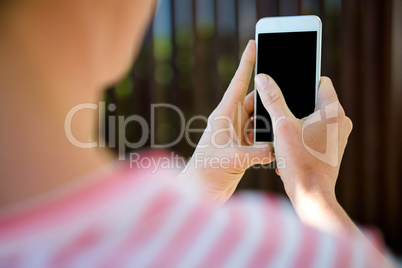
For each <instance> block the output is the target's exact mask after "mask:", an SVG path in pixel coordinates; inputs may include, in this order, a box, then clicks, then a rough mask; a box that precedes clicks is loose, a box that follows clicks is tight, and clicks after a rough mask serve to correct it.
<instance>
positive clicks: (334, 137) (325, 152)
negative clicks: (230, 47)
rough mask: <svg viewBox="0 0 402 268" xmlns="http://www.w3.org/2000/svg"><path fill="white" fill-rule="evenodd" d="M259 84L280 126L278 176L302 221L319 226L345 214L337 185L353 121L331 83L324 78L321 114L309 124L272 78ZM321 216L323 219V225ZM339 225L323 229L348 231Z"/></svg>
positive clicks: (276, 137) (317, 109) (276, 129)
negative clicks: (337, 193)
mask: <svg viewBox="0 0 402 268" xmlns="http://www.w3.org/2000/svg"><path fill="white" fill-rule="evenodd" d="M255 82H256V87H257V90H258V92H259V95H260V97H261V100H262V102H263V104H264V107H265V108H266V109H267V111H268V112H269V114H270V116H271V118H272V121H273V122H274V123H273V130H274V150H275V157H276V159H277V160H279V159H281V160H283V161H282V162H283V165H278V173H279V174H280V176H281V179H282V181H283V183H284V187H285V190H286V193H287V194H288V196H289V198H290V200H291V201H292V204H293V206H294V207H295V210H296V212H297V213H298V214H299V216H300V218H301V219H302V220H304V221H305V222H307V223H311V224H312V225H316V226H317V225H322V221H323V220H324V217H323V215H324V214H328V213H329V212H330V211H331V215H332V216H336V215H335V214H337V215H340V214H342V213H343V214H344V212H343V210H342V208H341V207H340V206H339V204H338V202H337V201H336V197H335V183H336V180H337V177H338V172H339V167H340V162H341V159H342V156H343V153H344V150H345V147H346V144H347V140H348V136H349V134H350V132H351V130H352V122H351V120H350V119H349V118H348V117H346V116H345V112H344V110H343V108H342V106H341V105H340V103H339V101H338V97H337V95H336V92H335V89H334V87H333V85H332V82H331V80H330V79H329V78H326V77H323V78H321V81H320V85H319V89H318V98H317V105H316V107H315V112H314V113H313V114H311V115H309V116H308V117H306V118H303V119H297V118H295V117H294V116H293V114H292V113H291V111H290V110H289V108H288V107H287V105H286V102H285V99H284V98H283V95H282V92H281V90H280V89H279V87H278V85H277V84H276V83H275V81H274V80H273V79H272V78H271V77H269V76H267V75H263V74H259V75H257V76H256V78H255ZM323 118H325V119H326V120H324V119H323ZM323 210H325V211H323ZM314 213H318V214H320V215H313V214H314ZM343 216H345V215H343ZM317 217H320V218H321V219H320V220H318V221H317ZM330 218H331V217H330ZM320 221H321V222H320ZM333 223H336V221H335V222H332V223H331V221H330V220H329V218H328V221H326V222H325V226H318V227H324V228H323V229H331V228H338V229H342V228H343V227H345V226H343V227H342V226H332V227H331V224H333ZM352 228H354V227H352Z"/></svg>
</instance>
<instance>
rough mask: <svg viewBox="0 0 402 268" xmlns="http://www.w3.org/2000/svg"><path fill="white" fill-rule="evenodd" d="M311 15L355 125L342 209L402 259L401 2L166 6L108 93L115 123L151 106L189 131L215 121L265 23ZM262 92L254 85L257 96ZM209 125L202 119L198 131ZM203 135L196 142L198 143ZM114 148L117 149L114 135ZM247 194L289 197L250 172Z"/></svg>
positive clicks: (269, 173) (249, 1) (174, 1)
mask: <svg viewBox="0 0 402 268" xmlns="http://www.w3.org/2000/svg"><path fill="white" fill-rule="evenodd" d="M311 14H314V15H318V16H319V17H320V18H321V20H322V23H323V43H322V47H323V50H322V75H325V76H329V77H330V78H331V79H332V80H333V83H334V85H335V88H336V89H337V92H338V95H339V98H340V101H341V103H342V105H343V106H344V109H345V111H346V114H347V115H348V116H349V117H350V118H351V119H352V121H353V124H354V129H353V132H352V134H351V136H350V139H349V144H348V147H347V149H346V152H345V156H344V159H343V163H342V167H341V172H340V176H339V179H338V184H337V189H336V191H337V197H338V200H339V202H340V203H341V204H342V205H343V207H344V208H345V210H346V211H347V213H348V214H349V215H350V216H351V217H352V218H353V219H354V220H355V221H356V222H357V223H359V224H363V225H368V226H376V227H377V228H379V229H380V230H381V232H382V233H383V234H384V236H385V239H386V242H387V244H388V246H390V247H391V249H392V250H393V251H394V252H395V253H398V254H401V251H402V231H401V229H402V228H401V227H402V197H401V193H402V187H401V186H402V183H401V180H402V141H401V140H402V137H401V135H402V120H401V119H402V117H401V115H402V113H401V112H402V108H401V107H402V1H401V0H347V1H346V0H344V1H341V0H160V1H159V5H158V7H157V10H156V14H155V17H154V20H153V23H152V25H151V26H150V27H149V30H148V32H147V34H146V36H145V41H144V43H143V47H142V50H141V52H140V54H139V56H138V59H137V61H136V63H135V65H134V67H133V68H132V69H131V70H130V72H129V73H128V75H127V77H126V78H124V79H123V80H122V81H120V82H119V83H118V84H117V85H116V86H115V87H113V88H111V89H109V90H107V92H106V101H107V102H108V103H114V104H116V106H117V109H116V110H115V111H113V112H111V111H107V114H106V115H107V116H109V115H124V116H129V115H132V114H138V115H141V116H142V117H144V118H145V119H146V120H147V121H148V122H149V121H150V119H151V113H150V104H151V103H171V104H174V105H176V106H178V107H180V109H181V110H182V111H183V112H184V114H185V117H186V122H187V120H188V119H189V118H191V117H192V116H194V115H203V116H206V117H207V116H208V115H209V114H210V113H211V111H212V110H213V109H214V108H215V107H216V105H217V104H218V102H219V101H220V99H221V97H222V95H223V93H224V91H225V90H226V88H227V86H228V84H229V82H230V80H231V78H232V76H233V74H234V72H235V70H236V68H237V65H238V62H239V58H240V56H241V53H242V51H243V49H244V48H245V45H246V44H247V42H248V40H249V39H254V34H255V33H254V27H255V23H256V22H257V20H258V19H260V18H262V17H267V16H283V15H311ZM253 88H254V85H253V84H251V85H250V89H249V90H250V91H251V90H253ZM155 119H156V122H157V124H156V128H155V129H156V136H155V140H156V141H157V142H158V143H162V144H163V143H168V142H170V141H173V140H175V139H176V137H177V136H178V134H179V132H180V120H179V119H180V118H179V117H178V115H177V114H176V113H175V112H174V111H173V110H169V109H165V110H163V109H158V110H157V112H156V114H155ZM205 126H206V124H205V122H203V121H202V120H198V121H194V122H193V124H192V128H194V127H199V128H204V127H205ZM106 127H107V128H115V126H113V125H109V126H108V125H106ZM117 131H119V130H118V129H117ZM120 131H122V130H120ZM107 133H109V132H107ZM125 135H126V137H127V139H128V140H129V141H133V142H135V141H138V140H139V138H140V136H141V129H140V128H139V126H137V125H136V124H135V123H132V124H129V125H128V126H127V128H126V129H125ZM200 135H201V133H192V135H191V138H192V140H193V141H194V143H197V141H198V139H199V138H200ZM106 139H107V140H109V143H110V144H116V142H117V141H116V140H112V139H113V137H111V136H108V134H106ZM149 145H150V144H149V142H148V143H147V144H146V146H149ZM112 147H113V146H112ZM171 149H172V150H174V151H175V152H177V153H178V154H180V155H182V156H184V157H190V156H191V154H192V153H193V150H194V147H193V146H191V145H190V144H189V143H187V142H186V141H185V139H183V140H182V141H181V142H179V143H178V144H177V145H175V146H174V147H172V148H171ZM241 189H258V190H263V191H270V192H276V193H278V194H282V195H283V194H284V190H283V186H282V182H281V180H280V178H279V177H278V176H277V175H276V174H275V172H274V169H272V168H271V169H266V168H265V169H262V168H259V169H258V168H251V169H250V170H249V171H248V172H246V175H245V176H244V178H243V180H242V181H241V183H240V185H239V188H238V190H241Z"/></svg>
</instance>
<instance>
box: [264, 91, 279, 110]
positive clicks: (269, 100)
mask: <svg viewBox="0 0 402 268" xmlns="http://www.w3.org/2000/svg"><path fill="white" fill-rule="evenodd" d="M281 97H282V96H281V94H280V92H279V91H278V90H264V95H263V99H262V101H263V104H264V106H265V107H269V106H271V105H273V104H275V103H276V102H278V101H279V100H280V99H281Z"/></svg>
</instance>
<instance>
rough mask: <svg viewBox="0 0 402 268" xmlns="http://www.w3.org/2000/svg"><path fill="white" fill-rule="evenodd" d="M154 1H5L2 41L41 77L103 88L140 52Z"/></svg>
mask: <svg viewBox="0 0 402 268" xmlns="http://www.w3.org/2000/svg"><path fill="white" fill-rule="evenodd" d="M155 2H156V0H2V1H0V5H2V7H1V9H2V11H1V13H2V14H1V19H0V21H1V23H2V26H1V28H0V29H1V32H0V41H1V42H2V43H3V44H4V45H6V44H8V47H7V48H6V49H7V53H4V54H13V53H15V55H17V54H18V55H21V54H23V57H21V59H23V62H22V61H21V63H22V64H23V66H24V67H23V68H26V70H28V71H27V72H26V73H29V71H33V73H34V74H35V76H36V77H37V78H39V79H40V78H42V80H46V79H49V77H50V78H53V79H59V80H60V79H62V76H63V75H64V77H68V79H69V81H71V80H74V79H78V80H80V82H83V81H85V83H88V85H90V86H96V87H99V88H104V87H106V86H108V85H110V84H112V83H114V82H116V81H117V80H118V79H120V78H121V77H122V75H123V74H124V71H125V70H126V69H127V64H128V63H129V62H131V59H130V57H134V56H135V55H136V54H137V52H138V50H139V48H140V46H141V42H142V36H143V34H144V32H145V30H146V27H147V24H148V22H149V20H150V17H151V16H152V14H153V10H154V8H155ZM3 48H5V47H4V46H3ZM10 51H12V52H11V53H10ZM3 56H5V55H3ZM14 58H15V60H18V59H16V57H14ZM14 58H11V59H8V60H9V61H12V60H13V59H14ZM66 82H67V81H66ZM77 83H79V82H77Z"/></svg>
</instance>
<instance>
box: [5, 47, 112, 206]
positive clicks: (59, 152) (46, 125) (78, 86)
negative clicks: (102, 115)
mask: <svg viewBox="0 0 402 268" xmlns="http://www.w3.org/2000/svg"><path fill="white" fill-rule="evenodd" d="M2 56H3V57H0V59H2V60H1V61H0V64H1V66H0V91H1V92H2V97H1V98H0V148H1V150H2V152H3V153H1V154H0V178H1V180H0V207H4V206H7V205H10V204H13V203H16V202H19V201H22V200H24V199H27V198H30V197H33V196H36V195H40V194H42V193H45V192H47V191H50V190H52V189H55V188H58V187H61V186H63V185H65V184H67V183H69V182H72V181H74V180H76V179H77V178H78V177H79V176H82V175H84V174H87V173H89V172H91V171H93V170H96V169H98V168H100V167H101V166H103V165H105V164H107V163H109V162H110V161H111V160H112V157H111V156H110V155H109V153H108V152H106V149H99V148H94V149H82V148H78V147H76V146H74V145H73V144H71V143H70V142H69V140H68V139H67V138H66V134H65V129H64V122H65V118H66V115H67V113H68V112H69V110H70V109H71V108H72V107H74V106H75V105H77V104H80V103H85V102H90V103H97V102H98V100H99V95H100V94H99V93H100V90H98V89H97V88H95V86H94V85H90V84H89V83H87V82H86V81H84V80H81V81H77V80H76V81H74V82H72V81H73V79H66V78H64V80H63V78H62V76H59V77H58V78H60V79H53V80H54V81H55V83H52V81H50V80H52V79H46V82H44V81H45V79H40V77H41V76H40V75H38V74H37V73H34V72H30V70H29V69H26V68H24V67H22V66H23V65H18V60H15V57H14V58H13V60H14V61H11V60H4V59H5V56H4V55H2ZM4 63H7V66H5V65H4ZM47 74H48V76H49V77H52V73H51V70H49V72H47ZM56 77H57V76H56V75H55V76H53V78H56ZM67 77H70V78H71V76H67ZM60 85H63V86H62V87H63V88H61V86H60ZM68 89H70V90H68ZM62 92H70V93H71V94H68V96H66V95H67V94H62ZM97 113H98V111H97V110H91V109H85V110H82V111H79V112H77V113H76V114H75V116H74V117H73V119H72V133H73V135H74V137H75V138H76V139H77V140H79V141H82V142H88V141H89V137H90V136H91V135H90V134H91V132H92V131H95V129H94V126H95V124H93V123H92V122H93V121H94V120H93V119H96V118H97V116H98V114H97ZM92 136H93V135H92Z"/></svg>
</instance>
